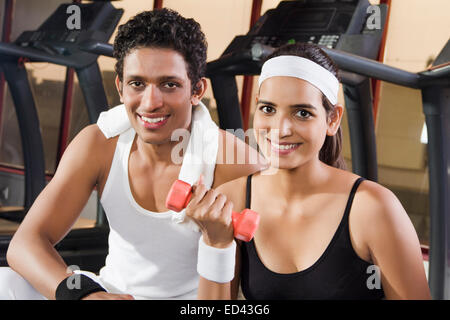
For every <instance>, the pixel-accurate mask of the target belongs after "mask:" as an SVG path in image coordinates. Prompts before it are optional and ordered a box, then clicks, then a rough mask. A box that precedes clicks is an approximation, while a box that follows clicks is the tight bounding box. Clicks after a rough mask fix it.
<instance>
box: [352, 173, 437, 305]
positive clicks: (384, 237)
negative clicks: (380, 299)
mask: <svg viewBox="0 0 450 320" xmlns="http://www.w3.org/2000/svg"><path fill="white" fill-rule="evenodd" d="M358 193H360V203H361V202H362V203H364V205H363V207H362V208H363V211H361V212H364V220H365V222H364V227H363V228H364V231H365V232H364V234H365V237H366V241H367V244H368V247H369V250H370V254H371V258H372V261H373V263H374V264H375V265H376V266H378V267H379V270H380V271H381V284H382V286H383V290H384V293H385V296H386V299H430V298H431V296H430V290H429V287H428V283H427V279H426V275H425V269H424V265H423V258H422V252H421V248H420V243H419V239H418V237H417V234H416V231H415V229H414V226H413V224H412V222H411V220H410V219H409V216H408V215H407V213H406V212H405V210H404V208H403V207H402V205H401V203H400V201H399V200H398V199H397V197H396V196H395V195H394V194H393V193H392V192H391V191H389V190H388V189H386V188H384V187H382V186H380V185H378V184H376V183H374V182H370V181H365V182H364V183H362V184H361V186H360V189H359V191H358Z"/></svg>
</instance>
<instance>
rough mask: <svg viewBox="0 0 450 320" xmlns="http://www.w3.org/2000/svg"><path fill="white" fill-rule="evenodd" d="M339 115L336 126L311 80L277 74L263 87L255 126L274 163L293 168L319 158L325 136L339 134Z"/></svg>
mask: <svg viewBox="0 0 450 320" xmlns="http://www.w3.org/2000/svg"><path fill="white" fill-rule="evenodd" d="M340 116H342V114H340ZM340 116H339V117H337V118H338V119H336V120H338V123H337V127H336V123H335V122H334V119H331V120H330V119H329V117H328V115H327V113H326V110H325V108H324V107H323V104H322V92H321V91H320V90H319V89H317V88H316V87H315V86H313V85H311V84H310V83H309V82H307V81H304V80H301V79H298V78H294V77H284V76H278V77H272V78H269V79H266V80H265V81H264V82H263V83H262V85H261V87H260V90H259V95H258V98H257V105H256V111H255V115H254V119H253V128H254V130H255V137H256V139H257V143H258V145H259V147H260V148H261V151H262V152H263V154H264V156H265V157H266V158H267V159H269V161H270V164H271V166H272V167H277V168H280V169H293V168H296V167H298V166H301V165H303V164H304V163H306V162H309V161H311V160H314V159H318V158H319V151H320V149H321V148H322V146H323V143H324V141H325V137H326V135H327V134H328V135H333V134H335V133H336V131H337V128H338V127H339V123H340ZM335 118H336V117H335Z"/></svg>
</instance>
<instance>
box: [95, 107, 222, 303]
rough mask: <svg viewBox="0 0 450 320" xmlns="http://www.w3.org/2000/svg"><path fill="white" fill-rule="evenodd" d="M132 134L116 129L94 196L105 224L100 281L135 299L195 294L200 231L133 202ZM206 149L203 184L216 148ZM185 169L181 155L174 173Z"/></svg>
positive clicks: (210, 174)
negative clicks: (104, 177) (117, 133)
mask: <svg viewBox="0 0 450 320" xmlns="http://www.w3.org/2000/svg"><path fill="white" fill-rule="evenodd" d="M203 111H204V110H203ZM193 120H195V118H194V117H193ZM193 125H194V121H193ZM200 127H201V126H200ZM135 134H136V133H135V130H134V129H133V128H129V129H127V130H126V131H125V132H123V133H121V134H120V136H119V139H118V142H117V146H116V149H115V152H114V158H113V161H112V164H111V168H110V172H109V175H108V179H107V181H106V184H105V187H104V190H103V193H102V197H101V199H100V201H101V204H102V205H103V208H104V210H105V213H106V216H107V218H108V222H109V227H110V233H109V239H108V245H109V252H108V255H107V257H106V263H105V266H104V267H103V268H102V269H101V270H100V274H99V277H100V281H101V283H102V284H103V285H104V286H105V288H106V289H107V290H108V291H109V292H112V293H126V294H131V295H133V296H134V297H135V298H136V299H196V298H197V288H198V281H199V276H198V274H197V250H198V240H199V238H200V235H201V233H200V232H198V230H195V228H192V227H189V223H186V222H183V223H176V222H175V221H176V220H174V219H173V214H174V212H173V211H167V212H160V213H157V212H152V211H148V210H146V209H144V208H142V207H141V206H140V205H139V204H138V203H137V202H136V201H135V199H134V197H133V195H132V193H131V189H130V184H129V180H128V159H129V155H130V150H131V146H132V143H133V140H134V137H135ZM193 136H194V135H192V136H191V140H192V139H193ZM216 137H217V136H216ZM197 138H200V137H199V135H197ZM214 139H215V138H214ZM212 141H213V140H211V142H212ZM216 141H217V140H216ZM216 144H217V143H216ZM214 152H215V153H214ZM209 153H210V154H209V158H210V159H214V163H209V165H206V164H205V165H202V166H200V167H201V168H199V169H201V172H202V173H203V175H204V176H205V179H204V181H208V182H207V183H208V185H207V187H211V184H212V181H213V179H214V167H215V159H216V155H217V148H215V149H214V148H212V153H211V151H210V152H209ZM185 158H186V157H185ZM194 171H195V170H194ZM191 172H192V170H190V166H189V165H187V164H186V163H185V160H184V159H183V165H182V167H181V170H180V175H179V177H180V178H184V180H189V179H186V178H187V177H188V176H189V175H190V174H191ZM192 179H194V177H192ZM188 182H190V183H192V182H191V181H188ZM191 223H193V222H192V221H191Z"/></svg>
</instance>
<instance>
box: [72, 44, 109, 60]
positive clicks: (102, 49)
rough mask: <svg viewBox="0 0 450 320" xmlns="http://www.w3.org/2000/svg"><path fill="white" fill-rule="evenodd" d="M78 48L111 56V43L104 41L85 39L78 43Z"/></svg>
mask: <svg viewBox="0 0 450 320" xmlns="http://www.w3.org/2000/svg"><path fill="white" fill-rule="evenodd" d="M79 48H80V50H83V51H86V52H89V53H94V54H98V55H103V56H107V57H111V58H112V57H113V48H114V47H113V45H112V44H109V43H105V42H100V41H95V40H86V41H83V42H82V43H80V45H79Z"/></svg>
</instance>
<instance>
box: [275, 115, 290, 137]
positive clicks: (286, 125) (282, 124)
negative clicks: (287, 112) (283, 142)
mask: <svg viewBox="0 0 450 320" xmlns="http://www.w3.org/2000/svg"><path fill="white" fill-rule="evenodd" d="M278 128H279V136H280V138H283V137H289V136H291V135H292V122H291V120H290V119H289V118H288V117H281V118H280V119H279V125H278Z"/></svg>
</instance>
